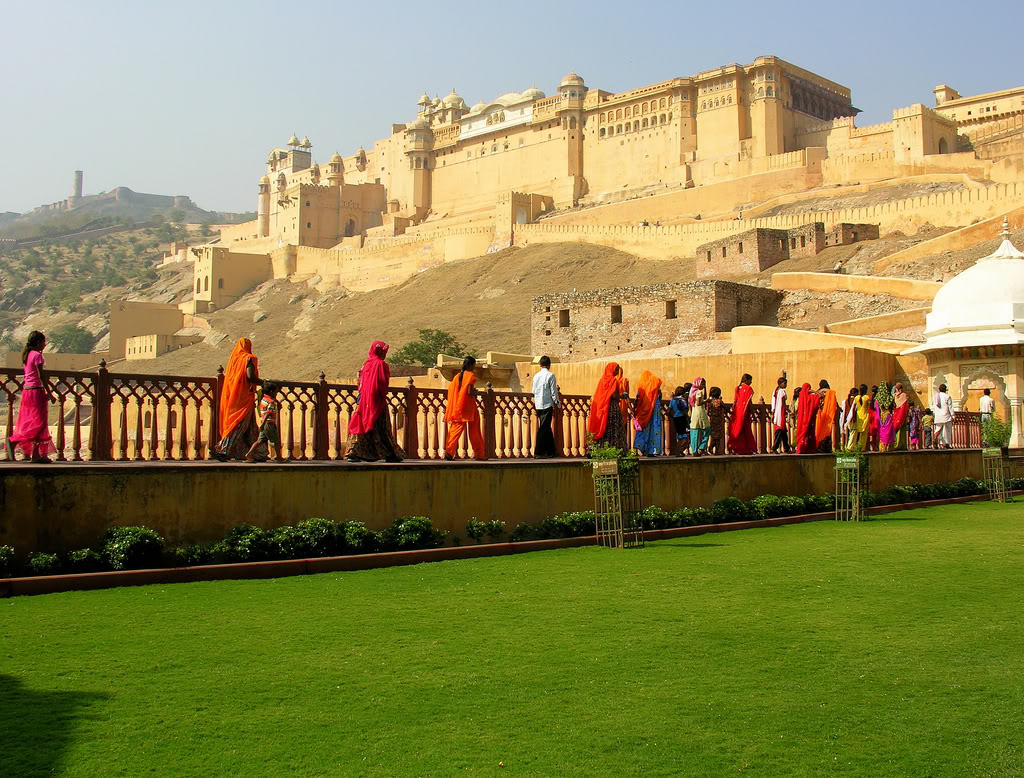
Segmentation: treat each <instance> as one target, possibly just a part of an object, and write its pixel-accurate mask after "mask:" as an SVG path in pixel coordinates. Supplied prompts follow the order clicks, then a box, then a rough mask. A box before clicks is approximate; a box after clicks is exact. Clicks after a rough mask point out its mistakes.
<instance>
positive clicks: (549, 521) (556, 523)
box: [537, 514, 572, 540]
mask: <svg viewBox="0 0 1024 778" xmlns="http://www.w3.org/2000/svg"><path fill="white" fill-rule="evenodd" d="M571 536H572V527H571V525H570V524H569V522H568V521H567V520H566V519H565V515H564V514H561V515H558V516H548V517H547V518H546V519H544V521H542V522H541V523H540V524H539V525H538V526H537V538H538V540H552V539H554V538H568V537H571Z"/></svg>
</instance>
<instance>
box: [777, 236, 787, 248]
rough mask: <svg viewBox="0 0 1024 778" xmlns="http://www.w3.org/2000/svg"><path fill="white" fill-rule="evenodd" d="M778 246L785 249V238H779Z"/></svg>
mask: <svg viewBox="0 0 1024 778" xmlns="http://www.w3.org/2000/svg"><path fill="white" fill-rule="evenodd" d="M779 248H780V249H785V248H786V240H785V238H779Z"/></svg>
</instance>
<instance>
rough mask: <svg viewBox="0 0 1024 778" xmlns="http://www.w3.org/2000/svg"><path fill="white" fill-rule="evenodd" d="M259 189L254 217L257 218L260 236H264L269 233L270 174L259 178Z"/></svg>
mask: <svg viewBox="0 0 1024 778" xmlns="http://www.w3.org/2000/svg"><path fill="white" fill-rule="evenodd" d="M259 191H260V194H259V200H258V204H257V208H256V218H257V219H258V220H259V228H260V237H261V238H266V237H267V236H269V235H270V176H263V178H261V179H260V184H259Z"/></svg>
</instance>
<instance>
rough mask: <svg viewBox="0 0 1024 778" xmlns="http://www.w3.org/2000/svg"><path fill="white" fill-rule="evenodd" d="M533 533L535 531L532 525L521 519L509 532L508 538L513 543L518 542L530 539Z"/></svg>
mask: <svg viewBox="0 0 1024 778" xmlns="http://www.w3.org/2000/svg"><path fill="white" fill-rule="evenodd" d="M534 534H535V532H534V529H533V525H532V524H527V523H526V522H525V521H523V522H520V523H519V524H516V526H515V529H513V530H512V531H511V532H510V533H509V535H508V539H509V540H511V541H512V542H513V543H519V542H520V541H523V540H532V539H533V536H534Z"/></svg>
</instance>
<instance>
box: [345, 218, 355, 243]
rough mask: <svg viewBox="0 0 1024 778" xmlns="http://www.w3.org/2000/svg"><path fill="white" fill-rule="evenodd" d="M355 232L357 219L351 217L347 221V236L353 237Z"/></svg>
mask: <svg viewBox="0 0 1024 778" xmlns="http://www.w3.org/2000/svg"><path fill="white" fill-rule="evenodd" d="M355 234H356V220H355V219H349V220H348V221H347V222H345V237H346V238H351V237H352V236H353V235H355Z"/></svg>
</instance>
